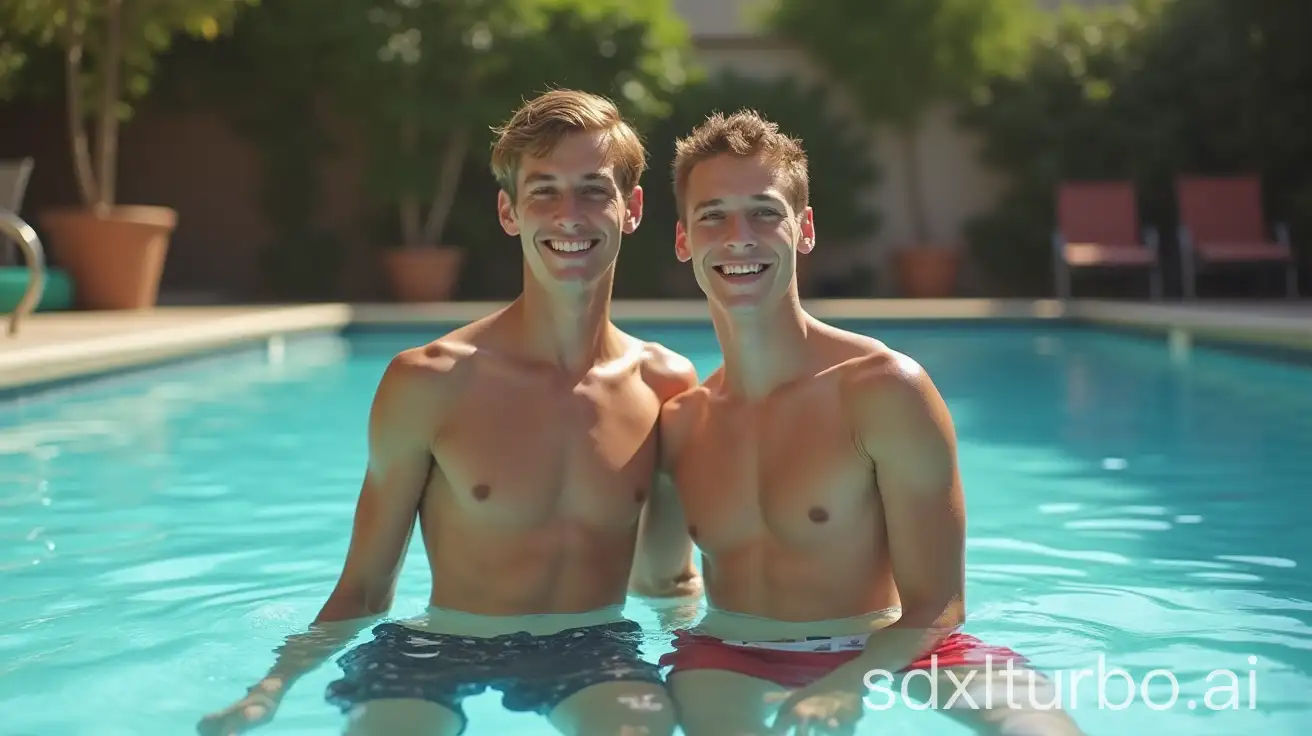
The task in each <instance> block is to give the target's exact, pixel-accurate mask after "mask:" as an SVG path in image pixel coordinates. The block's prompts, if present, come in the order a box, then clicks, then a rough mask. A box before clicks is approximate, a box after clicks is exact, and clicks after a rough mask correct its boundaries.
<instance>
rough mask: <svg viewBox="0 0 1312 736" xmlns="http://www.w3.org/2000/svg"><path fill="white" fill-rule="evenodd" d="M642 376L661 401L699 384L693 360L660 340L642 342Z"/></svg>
mask: <svg viewBox="0 0 1312 736" xmlns="http://www.w3.org/2000/svg"><path fill="white" fill-rule="evenodd" d="M642 350H643V353H642V376H643V380H644V381H646V383H647V385H648V386H650V387H651V389H652V391H654V392H655V393H656V395H657V396H658V397H659V398H660V400H661V402H666V401H669V400H670V399H672V398H674V397H675V396H678V395H679V394H682V393H683V392H684V391H687V390H688V389H690V388H693V387H695V386H696V385H697V368H696V367H695V366H694V365H693V364H692V361H691V360H689V359H687V358H686V357H684V356H682V355H680V354H679V353H676V352H674V351H673V350H670V349H669V348H667V347H665V346H664V345H662V344H660V343H658V342H644V343H643V344H642Z"/></svg>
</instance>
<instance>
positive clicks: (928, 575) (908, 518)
mask: <svg viewBox="0 0 1312 736" xmlns="http://www.w3.org/2000/svg"><path fill="white" fill-rule="evenodd" d="M855 368H856V370H855V371H854V372H853V374H852V376H851V381H850V383H849V384H848V386H847V391H848V397H847V399H848V401H847V404H848V406H849V407H850V411H851V420H852V424H853V427H854V430H855V434H856V439H857V442H858V446H859V447H860V448H861V451H862V452H863V453H864V454H865V455H866V456H867V458H868V459H869V460H870V461H871V463H872V465H873V468H874V471H875V475H876V479H877V481H878V484H879V493H880V497H881V499H882V501H883V505H884V510H885V522H886V524H885V526H886V529H887V534H888V550H889V556H890V562H891V566H892V570H893V579H894V583H895V585H896V586H897V590H898V595H899V597H900V598H901V602H902V618H901V619H899V620H898V621H897V623H895V624H893V625H891V626H889V627H887V628H885V629H882V630H880V631H879V632H878V633H877V634H875V635H874V636H871V637H870V639H869V643H868V644H867V646H866V649H865V651H864V652H863V654H862V656H861V657H859V658H857V659H856V660H854V661H853V662H852V663H851V666H849V667H845V668H844V670H845V671H844V672H843V673H842V674H839V675H838V678H839V679H848V680H851V682H850V684H852V685H854V686H855V687H857V688H863V687H864V684H863V681H862V678H863V677H864V675H865V673H866V672H869V671H870V670H875V669H878V670H885V671H887V672H889V673H896V672H898V671H899V670H902V669H904V668H906V667H907V666H908V665H909V664H911V663H912V662H915V661H916V660H917V659H919V658H920V656H921V655H922V654H924V653H925V652H927V651H930V650H932V649H933V648H935V647H936V646H937V644H938V643H939V642H940V641H942V640H943V639H944V638H945V637H947V636H948V635H949V634H951V633H952V632H953V631H954V630H955V629H956V628H958V627H959V626H961V624H962V623H963V622H964V620H965V552H964V550H965V534H966V511H965V501H964V494H963V491H962V484H961V477H960V472H959V470H958V466H957V448H956V434H955V430H954V429H953V426H952V419H951V416H950V415H949V412H948V408H947V405H946V404H945V402H944V401H943V398H942V396H941V395H940V394H939V392H938V389H937V388H936V387H935V386H934V384H933V382H932V381H931V380H930V378H929V376H928V375H926V374H925V372H924V370H923V369H921V368H920V366H918V365H916V364H915V363H914V362H913V361H911V360H910V359H908V358H906V357H905V356H901V355H894V356H892V357H882V356H872V357H871V358H870V359H867V360H866V363H865V364H864V365H860V366H855ZM853 678H854V679H853Z"/></svg>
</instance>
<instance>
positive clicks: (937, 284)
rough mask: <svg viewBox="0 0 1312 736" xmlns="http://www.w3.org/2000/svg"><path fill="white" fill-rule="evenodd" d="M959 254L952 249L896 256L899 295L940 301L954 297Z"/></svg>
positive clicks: (926, 249) (910, 252) (911, 250)
mask: <svg viewBox="0 0 1312 736" xmlns="http://www.w3.org/2000/svg"><path fill="white" fill-rule="evenodd" d="M960 262H961V254H960V253H958V252H957V251H956V249H953V248H911V249H909V250H903V251H898V253H897V254H896V256H895V263H896V266H897V277H898V284H899V285H900V286H901V290H902V295H903V296H906V297H909V298H912V299H943V298H947V297H950V296H953V295H954V294H956V291H957V270H958V268H959V265H960Z"/></svg>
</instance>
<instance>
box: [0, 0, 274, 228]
mask: <svg viewBox="0 0 1312 736" xmlns="http://www.w3.org/2000/svg"><path fill="white" fill-rule="evenodd" d="M256 2H258V0H68V1H64V2H61V1H59V0H0V18H3V19H4V20H5V22H6V27H7V29H8V30H7V31H6V32H7V33H12V34H14V35H15V36H16V37H20V38H23V39H26V41H27V42H28V43H31V44H34V45H36V46H37V47H39V48H41V47H44V48H57V49H58V50H59V51H60V53H61V54H62V56H63V58H64V84H65V89H66V104H67V108H68V116H69V128H70V142H71V146H72V153H73V165H74V168H75V172H76V175H77V182H78V189H79V191H80V193H81V195H82V199H83V202H84V204H86V205H87V206H89V207H95V208H97V209H103V208H107V207H111V206H113V205H114V204H115V201H116V200H115V197H116V190H115V184H116V180H117V175H118V126H119V123H120V122H121V121H123V120H126V119H128V118H129V117H130V116H131V113H132V109H133V103H135V102H137V101H140V100H141V99H143V98H144V97H145V96H146V95H147V94H148V93H149V92H150V89H151V84H152V81H153V80H154V78H155V75H156V72H157V70H156V60H157V59H158V58H159V56H160V55H161V54H162V53H163V52H165V51H167V50H168V49H169V47H170V46H171V45H172V44H173V42H174V39H175V38H176V37H177V36H179V35H189V36H193V37H199V38H204V39H208V40H212V39H215V38H217V37H218V36H219V35H220V34H221V33H223V32H224V31H225V30H226V29H227V27H228V26H229V25H230V24H231V22H232V21H233V19H234V18H235V17H236V16H237V14H238V12H239V10H240V9H241V8H242V7H244V6H251V5H254V4H255V3H256ZM10 58H11V61H10V64H11V65H12V64H13V62H12V58H13V57H12V56H11V57H10ZM88 124H92V125H93V126H94V128H95V130H96V136H95V141H96V144H95V147H94V157H93V155H92V154H93V151H92V146H91V144H90V141H89V139H88V136H87V125H88Z"/></svg>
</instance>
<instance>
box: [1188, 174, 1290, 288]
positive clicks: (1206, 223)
mask: <svg viewBox="0 0 1312 736" xmlns="http://www.w3.org/2000/svg"><path fill="white" fill-rule="evenodd" d="M1176 197H1177V198H1178V205H1179V208H1180V225H1179V240H1180V269H1181V276H1182V277H1183V278H1182V282H1183V289H1184V296H1185V298H1186V299H1192V298H1194V296H1195V294H1196V293H1197V277H1198V272H1199V271H1202V270H1204V269H1208V268H1214V267H1216V266H1226V265H1237V264H1269V265H1283V266H1284V267H1285V291H1286V295H1287V296H1288V297H1290V298H1291V299H1292V298H1295V297H1297V296H1298V270H1297V262H1296V260H1295V258H1294V250H1293V248H1292V246H1291V245H1290V240H1289V228H1288V227H1287V226H1286V225H1284V224H1283V223H1274V224H1273V226H1272V233H1271V235H1274V238H1272V237H1271V236H1270V235H1268V234H1267V227H1266V225H1267V223H1266V217H1265V215H1264V214H1263V212H1262V183H1261V181H1260V180H1259V179H1258V178H1257V177H1256V176H1232V177H1201V176H1183V177H1179V178H1178V179H1177V180H1176Z"/></svg>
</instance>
